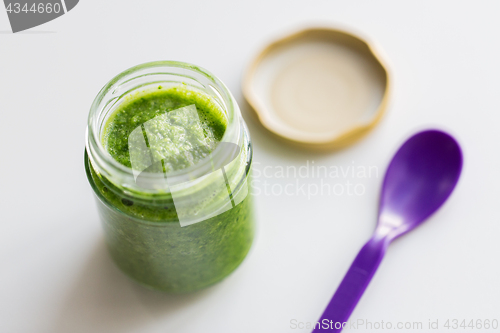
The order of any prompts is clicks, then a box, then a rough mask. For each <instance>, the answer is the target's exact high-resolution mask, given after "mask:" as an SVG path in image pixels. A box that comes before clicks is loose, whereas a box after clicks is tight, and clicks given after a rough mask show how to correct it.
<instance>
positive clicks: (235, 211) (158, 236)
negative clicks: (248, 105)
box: [86, 86, 254, 292]
mask: <svg viewBox="0 0 500 333" xmlns="http://www.w3.org/2000/svg"><path fill="white" fill-rule="evenodd" d="M193 104H194V105H195V106H196V111H197V113H198V118H199V123H197V124H193V123H192V122H191V123H190V122H189V119H185V118H182V117H180V118H179V117H177V116H175V117H171V119H173V121H172V122H170V123H166V124H163V125H161V126H163V127H162V128H157V127H154V129H153V133H152V134H154V135H156V136H157V137H159V138H161V140H163V141H158V140H157V141H155V142H152V141H153V140H151V139H150V140H149V141H150V142H149V145H148V147H149V148H151V150H152V151H153V150H155V151H156V152H157V153H158V154H160V155H161V156H160V157H165V156H167V155H168V157H166V158H165V159H164V164H163V168H164V170H165V171H169V170H178V169H182V168H185V167H187V166H189V165H192V164H195V163H196V162H197V161H198V160H200V159H201V158H203V157H205V156H206V155H207V154H208V153H210V151H211V150H213V149H214V148H215V146H216V145H217V143H218V142H219V141H220V140H221V138H222V136H223V134H224V131H225V129H226V123H227V122H226V118H225V115H224V114H223V112H222V111H221V110H220V108H219V107H218V105H217V104H216V103H215V102H214V101H213V100H212V99H211V98H210V97H209V96H208V95H205V94H204V93H200V92H194V91H192V90H190V89H187V88H185V87H183V86H178V87H173V88H162V87H159V88H158V89H157V90H154V91H148V92H144V93H141V94H137V95H133V96H131V97H130V98H128V100H126V101H125V102H123V103H122V104H121V105H120V106H119V107H118V109H117V110H116V111H115V112H114V114H113V115H112V116H111V117H110V119H109V121H108V122H107V124H106V126H105V129H104V132H103V133H104V134H103V138H102V139H103V145H104V147H105V148H106V149H107V151H108V152H109V153H110V155H111V156H112V157H113V158H114V159H115V160H116V161H118V162H119V163H121V164H123V165H125V166H127V167H131V166H132V162H131V153H130V151H129V136H130V134H131V133H132V132H133V131H134V129H136V128H137V127H138V126H139V127H140V126H141V125H143V124H145V123H147V122H148V121H150V120H152V119H153V118H155V117H158V116H162V115H167V116H170V115H175V111H173V110H177V109H179V108H182V107H186V106H190V105H193ZM169 112H172V113H171V114H168V113H169ZM155 119H157V118H155ZM143 128H144V125H143ZM154 131H157V132H154ZM179 131H180V132H179ZM165 132H169V133H172V132H175V133H176V134H175V135H171V136H170V137H169V136H168V135H165ZM179 133H180V134H182V135H179ZM200 133H202V135H201V134H200ZM179 137H181V138H182V140H178V138H179ZM201 144H203V147H202V149H189V148H196V147H199V146H200V145H201ZM153 145H157V147H154V148H156V149H153ZM179 148H182V151H185V152H187V153H183V154H175V152H178V151H179ZM162 149H163V150H162ZM172 156H174V157H172ZM86 169H87V174H88V175H89V180H91V185H92V186H93V187H94V190H95V191H96V193H97V195H98V197H99V199H100V205H99V206H98V207H99V213H100V216H101V220H102V221H103V225H104V229H105V234H106V242H107V244H108V248H109V250H110V253H111V255H112V257H113V259H114V261H115V262H116V263H117V265H118V266H119V267H120V268H121V269H122V270H123V271H124V272H125V273H126V274H127V275H129V276H130V277H132V278H133V279H135V280H137V281H138V282H140V283H142V284H144V285H146V286H149V287H152V288H155V289H160V290H164V291H168V292H189V291H194V290H197V289H201V288H203V287H206V286H208V285H211V284H213V283H215V282H218V281H220V280H221V279H222V278H224V277H225V276H227V275H228V274H229V273H230V272H232V271H233V270H234V269H235V268H236V267H237V266H238V265H239V264H240V263H241V261H242V260H243V259H244V258H245V256H246V254H247V253H248V250H249V249H250V245H251V243H252V240H253V234H254V230H253V216H252V207H251V206H252V204H251V195H248V196H247V197H246V198H245V199H244V200H243V201H242V202H240V203H239V204H237V205H236V206H234V207H233V208H231V209H229V210H227V211H226V212H224V213H222V214H220V215H217V216H215V217H212V218H210V219H207V220H205V221H202V222H199V223H195V224H192V225H188V226H185V227H181V226H180V224H179V221H178V218H177V213H176V210H175V207H174V205H173V202H172V200H171V199H169V198H165V197H158V196H155V195H150V198H149V199H148V195H147V194H142V196H141V199H134V197H131V196H128V195H126V194H125V193H124V192H123V191H121V190H120V189H118V188H116V187H115V186H114V185H113V184H111V183H110V182H109V181H108V180H107V179H106V178H104V177H101V176H99V175H97V173H96V172H95V171H94V169H93V168H92V166H91V165H90V163H89V161H88V159H86Z"/></svg>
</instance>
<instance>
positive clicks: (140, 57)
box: [0, 0, 500, 333]
mask: <svg viewBox="0 0 500 333" xmlns="http://www.w3.org/2000/svg"><path fill="white" fill-rule="evenodd" d="M499 10H500V3H499V2H494V1H489V2H487V1H481V2H472V1H470V2H468V3H463V2H457V1H440V2H430V1H429V2H422V1H412V2H409V1H404V2H403V1H390V2H389V1H377V2H372V1H363V2H361V1H350V2H347V1H346V2H342V3H340V2H333V1H310V2H307V4H306V2H304V1H298V2H290V1H287V2H284V1H283V2H281V3H279V2H275V1H273V2H271V1H269V0H266V1H251V2H247V3H246V4H244V3H239V2H236V1H229V0H227V1H198V2H190V1H182V2H181V1H134V2H132V1H97V0H85V1H81V2H80V3H79V4H78V5H77V6H76V7H75V8H74V9H73V10H72V11H71V12H69V13H68V14H67V15H64V16H63V17H60V18H58V19H56V20H54V21H52V22H49V23H47V24H45V25H43V26H40V27H36V28H34V29H32V30H30V31H29V32H26V33H21V34H16V35H12V34H8V33H2V34H0V51H1V52H0V110H1V111H0V112H1V118H0V142H1V143H0V145H1V146H0V148H1V150H0V151H1V157H0V161H1V163H0V172H1V174H2V180H1V183H0V221H1V222H0V263H1V265H0V331H1V332H8V333H17V332H29V333H31V332H37V333H38V332H50V333H63V332H64V333H65V332H72V333H79V332H93V333H97V332H107V333H112V332H141V333H153V332H158V333H160V332H161V333H164V332H180V333H185V332H189V333H197V332H230V333H233V332H239V333H245V332H249V333H250V332H251V333H254V332H259V333H261V332H262V333H265V332H273V333H277V332H308V331H309V330H305V329H304V330H299V329H291V328H290V321H291V320H292V319H296V320H298V321H301V322H309V321H315V320H317V318H319V316H320V314H321V312H322V311H323V309H324V306H325V305H326V304H327V302H328V300H329V299H330V297H331V295H332V294H333V292H334V290H335V289H336V288H337V285H338V283H339V282H340V280H341V278H342V276H343V274H344V273H345V272H346V270H347V269H348V267H349V264H350V263H351V261H352V260H353V258H354V256H355V254H356V253H357V251H358V250H359V248H360V247H361V246H362V244H363V243H364V242H365V241H366V240H367V239H368V237H369V235H370V233H371V231H372V230H373V228H374V222H375V215H376V206H377V197H378V191H379V187H380V183H381V177H382V175H383V172H384V170H385V166H386V165H387V163H388V161H389V159H390V157H391V156H392V154H393V153H394V151H395V149H396V148H397V147H398V145H399V144H401V142H402V141H403V140H404V139H405V138H406V137H407V136H408V135H410V134H411V133H413V132H415V131H416V130H418V129H421V128H426V127H429V126H433V127H434V126H435V127H440V128H444V129H447V130H449V131H450V132H452V133H453V134H454V135H456V137H457V138H458V140H459V141H460V143H461V144H462V145H463V148H464V152H465V167H464V173H463V177H462V179H461V181H460V183H459V185H458V187H457V189H456V191H455V193H454V194H453V195H452V197H451V199H450V200H449V201H448V202H447V203H446V205H445V206H444V207H443V208H442V209H441V210H440V211H439V212H438V213H437V214H436V215H434V216H433V217H432V218H431V219H430V220H429V221H428V222H427V223H426V224H424V225H423V226H421V227H420V228H418V229H416V230H415V231H414V232H412V233H411V234H408V235H406V236H405V237H404V238H402V239H400V240H398V241H397V242H395V243H394V244H392V245H391V247H390V249H389V252H388V254H387V256H386V258H385V259H384V261H383V262H382V265H381V267H380V269H379V271H378V272H377V274H376V276H375V278H374V279H373V281H372V283H371V285H370V286H369V288H368V290H367V291H366V293H365V295H364V297H363V298H362V300H361V302H360V304H359V305H358V307H357V308H356V310H355V312H354V313H353V315H352V318H353V319H365V320H369V321H372V322H380V321H382V320H384V322H387V321H391V322H393V323H397V322H406V321H410V322H414V321H422V322H423V327H424V329H422V330H415V332H425V331H427V330H426V329H425V328H426V327H427V325H428V321H429V320H433V321H435V320H436V319H438V320H439V324H440V325H441V326H440V327H441V330H440V331H450V332H452V331H454V330H446V329H443V326H442V325H443V324H444V321H445V320H446V319H448V318H450V319H453V318H455V319H459V320H460V321H461V320H462V319H466V320H467V322H469V321H470V319H498V320H500V311H499V310H500V284H499V283H498V281H499V277H500V262H499V260H498V254H499V252H500V242H499V236H500V224H499V221H500V210H499V208H498V207H499V206H498V202H499V199H500V192H499V190H498V189H499V188H500V177H498V171H499V170H500V156H499V155H500V154H499V149H498V145H499V142H500V131H499V130H498V124H499V122H500V116H499V114H500V113H499V106H500V105H499V104H500V102H499V101H500V99H499V98H498V92H499V88H500V83H499V82H500V81H499V80H498V78H499V77H500V62H499V61H498V59H500V44H499V43H498V31H499V29H500V20H498V12H499ZM314 22H320V23H332V24H339V25H343V26H347V27H351V28H353V29H354V30H357V31H360V32H362V33H364V34H365V35H367V36H368V37H370V38H372V39H374V40H376V41H377V42H378V43H379V45H380V46H381V47H382V48H383V49H384V50H385V53H386V55H387V59H388V60H389V62H390V64H391V65H392V66H391V67H392V70H393V76H394V91H393V92H394V93H393V96H392V100H391V108H390V110H389V112H388V113H387V115H386V117H385V118H384V119H383V121H382V123H381V125H380V126H379V127H378V128H377V129H376V130H375V131H374V132H372V133H371V134H370V135H369V136H368V137H367V138H366V139H365V140H363V141H362V142H360V143H359V144H357V145H355V146H354V147H352V148H349V149H347V150H344V151H341V152H338V153H331V154H313V153H308V152H306V151H299V150H295V149H292V148H290V147H288V146H285V145H283V144H281V143H279V142H277V141H275V140H274V139H273V137H271V136H270V135H269V134H268V133H266V132H265V131H264V130H263V129H261V128H260V127H259V126H258V125H256V124H255V123H254V122H253V121H252V120H251V119H250V118H249V117H248V116H247V115H246V114H245V117H246V119H247V122H248V124H249V127H250V131H251V134H252V138H253V142H254V147H255V162H256V168H255V169H256V171H257V172H256V174H258V171H263V170H264V168H265V166H273V168H272V170H271V169H266V170H267V171H268V173H269V171H276V170H278V169H279V168H277V166H287V165H294V166H297V167H298V166H302V165H306V163H307V162H306V161H307V160H309V165H312V161H313V160H314V162H315V165H325V166H338V167H343V168H344V170H345V168H347V167H348V166H352V165H355V166H370V165H373V166H377V167H378V170H379V177H378V178H376V177H372V178H367V179H359V178H355V179H352V177H349V178H346V179H344V178H343V177H340V178H328V179H325V181H326V182H328V183H329V184H336V183H341V184H343V183H345V182H346V181H347V180H349V181H351V182H352V183H353V184H357V183H360V184H363V185H364V186H365V189H366V192H365V194H364V195H360V196H356V195H351V196H349V195H347V194H345V195H341V196H335V195H316V196H311V198H310V199H308V198H307V195H305V194H304V193H302V192H299V193H296V195H291V196H286V195H281V196H273V195H264V193H263V191H264V189H265V188H264V186H265V184H264V182H267V184H268V186H270V185H272V184H281V185H286V184H289V183H290V184H294V183H295V179H293V178H291V177H289V178H277V177H267V178H266V177H264V176H263V175H261V176H260V177H258V175H256V176H257V177H256V179H257V180H259V181H260V184H256V185H257V189H258V190H261V194H260V195H258V196H257V200H256V201H257V202H256V206H257V207H256V208H257V211H258V222H259V230H258V235H257V238H256V241H255V244H254V247H253V250H252V252H251V254H250V255H249V256H248V258H247V260H246V261H245V262H244V264H243V265H242V266H241V267H240V268H239V269H238V270H237V271H236V272H235V273H234V274H232V275H231V276H230V277H229V278H228V279H226V280H225V281H224V282H223V283H220V284H218V285H217V286H215V287H213V288H210V289H207V290H205V291H202V292H200V293H197V294H192V295H188V296H168V295H163V294H158V293H155V292H151V291H148V290H144V289H143V288H141V287H139V286H137V285H135V284H134V283H132V282H130V281H129V280H128V279H127V278H126V277H125V276H124V275H123V274H121V273H120V272H119V271H118V269H117V268H115V266H113V264H112V262H111V261H110V259H109V257H108V255H107V253H106V251H105V249H104V246H103V241H102V231H101V227H100V224H99V221H98V217H97V212H96V209H95V207H94V202H93V198H92V192H91V189H90V187H89V185H88V184H87V180H86V178H85V174H84V169H83V147H84V130H85V126H86V118H87V112H88V110H89V107H90V104H91V102H92V100H93V98H94V97H95V95H96V94H97V92H98V91H99V89H100V88H101V87H102V86H103V85H104V84H105V83H106V82H107V81H108V80H109V79H110V78H112V77H113V76H114V75H116V74H117V73H119V72H121V71H122V70H124V69H126V68H128V67H130V66H133V65H136V64H139V63H143V62H146V61H150V60H158V59H174V60H183V61H187V62H192V63H195V64H199V65H200V66H203V67H206V68H208V69H209V70H211V71H212V72H213V73H215V74H216V75H218V76H219V77H220V78H221V79H222V80H223V81H224V82H225V83H226V84H227V85H228V87H229V89H230V90H231V91H232V92H233V93H234V95H235V97H236V98H237V99H238V100H239V101H241V93H240V79H241V73H242V71H243V69H244V66H245V65H246V64H247V62H248V61H249V59H250V57H251V55H252V54H253V53H254V52H256V50H257V49H258V47H260V46H262V45H263V43H264V42H266V41H267V40H269V39H270V38H272V37H273V36H274V35H276V34H280V33H282V32H285V31H286V30H287V29H289V28H296V27H297V25H301V24H304V23H314ZM0 30H4V31H9V30H10V27H9V24H8V21H7V15H6V13H5V11H4V10H3V9H0ZM42 32H53V33H42ZM353 161H354V162H353ZM299 182H300V184H306V186H307V184H313V183H314V184H319V183H320V179H319V178H308V179H306V178H300V179H299ZM300 184H299V185H300ZM277 186H278V185H276V186H275V188H276V189H277ZM338 189H339V188H338ZM358 189H359V188H358ZM345 331H346V332H348V330H345ZM350 331H355V330H350ZM357 331H359V332H362V331H364V330H363V329H358V330H357ZM379 331H383V330H379ZM405 331H408V332H411V331H413V330H405ZM456 331H461V332H464V331H468V330H463V329H460V330H456ZM475 331H477V330H475ZM481 331H484V330H481ZM432 332H436V330H433V331H432Z"/></svg>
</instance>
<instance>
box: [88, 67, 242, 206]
mask: <svg viewBox="0 0 500 333" xmlns="http://www.w3.org/2000/svg"><path fill="white" fill-rule="evenodd" d="M159 85H161V86H165V87H168V86H179V85H182V86H183V87H186V88H188V89H190V90H193V91H195V92H196V91H199V92H200V93H203V94H207V95H208V96H209V97H210V98H211V99H213V101H214V102H215V103H217V105H218V106H219V107H220V110H222V111H223V113H224V116H225V117H226V121H227V123H226V130H225V132H224V135H223V137H222V140H221V142H223V143H229V144H234V145H236V146H238V147H241V146H242V140H243V139H242V137H243V134H244V133H242V124H241V115H240V110H239V108H238V106H237V103H236V102H235V100H234V97H233V96H232V95H231V93H230V92H229V90H228V89H227V88H226V86H225V85H224V84H223V83H222V82H221V81H220V80H219V79H217V78H216V77H215V76H214V75H213V74H211V73H210V72H208V71H206V70H204V69H202V68H199V67H197V66H194V65H191V64H187V63H182V62H174V61H158V62H150V63H146V64H142V65H139V66H136V67H133V68H130V69H128V70H126V71H124V72H123V73H121V74H119V75H117V76H116V77H115V78H113V79H112V80H111V81H109V82H108V83H107V84H106V85H105V86H104V87H103V88H102V89H101V91H100V92H99V94H98V95H97V97H96V98H95V100H94V102H93V104H92V106H91V109H90V113H89V118H88V126H87V132H86V149H87V153H88V157H89V160H90V163H91V165H92V167H93V169H94V170H95V171H96V173H97V174H98V175H99V177H101V178H105V179H106V181H109V182H110V183H112V184H113V185H114V186H115V187H116V188H117V189H119V190H121V191H123V192H124V193H126V194H128V195H132V196H137V197H141V196H146V197H149V196H151V195H163V194H164V195H166V196H168V195H169V193H170V187H169V185H170V186H171V185H172V184H180V183H184V182H186V181H188V180H189V181H190V183H191V184H192V186H196V184H197V182H196V181H192V180H193V179H195V180H196V179H203V176H204V175H207V174H209V173H210V172H211V171H212V170H213V160H214V159H216V160H217V159H221V160H224V159H225V158H226V157H225V155H227V154H228V152H227V149H225V147H227V145H224V144H219V145H218V146H217V147H216V148H215V150H214V151H213V152H212V153H211V154H210V156H209V157H206V158H203V159H201V160H200V161H198V162H197V163H196V164H194V165H192V166H189V167H187V168H185V169H181V170H176V171H172V172H169V173H167V174H161V173H149V174H148V173H145V174H143V175H142V177H141V184H138V182H137V181H136V177H134V172H133V170H132V169H131V168H129V167H126V166H124V165H122V164H120V163H119V162H117V161H116V160H115V159H114V158H113V157H112V156H111V155H110V154H109V153H108V151H107V150H106V148H105V147H104V145H103V143H102V135H103V131H104V129H105V125H106V123H107V121H108V119H109V117H110V116H111V115H112V114H113V113H114V112H115V111H116V110H117V108H118V107H119V105H120V104H121V103H123V102H124V100H125V99H126V98H127V96H131V94H133V93H137V92H138V91H140V90H141V91H146V90H148V89H154V88H155V87H158V86H159ZM165 179H168V183H167V182H166V181H165ZM200 182H201V180H200Z"/></svg>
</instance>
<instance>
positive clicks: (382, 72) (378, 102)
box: [243, 28, 389, 149]
mask: <svg viewBox="0 0 500 333" xmlns="http://www.w3.org/2000/svg"><path fill="white" fill-rule="evenodd" d="M243 93H244V95H245V98H246V99H247V101H248V102H249V104H250V106H251V107H252V108H253V110H254V111H255V114H256V115H257V117H258V119H259V120H260V122H261V123H262V125H263V126H264V127H266V128H267V129H268V130H270V131H271V132H273V133H274V134H276V135H278V136H279V137H281V138H284V139H286V140H287V141H290V142H293V143H296V144H298V145H301V146H306V147H311V148H324V149H329V148H330V149H335V148H342V147H345V146H347V145H349V144H351V143H353V142H354V141H356V140H357V139H359V138H360V137H362V136H363V135H364V134H366V133H367V132H368V131H369V130H370V129H371V128H372V127H374V126H375V125H376V124H377V122H378V121H379V119H380V118H381V116H382V114H383V113H384V110H385V109H386V107H387V103H388V94H389V73H388V70H387V68H386V65H385V64H384V62H383V61H382V59H381V57H380V56H379V55H378V54H377V53H376V52H375V51H374V48H373V47H372V46H371V45H369V44H368V43H367V42H366V41H364V40H363V39H361V38H359V37H356V36H354V35H352V34H350V33H348V32H344V31H341V30H336V29H331V28H308V29H305V30H301V31H299V32H296V33H294V34H291V35H288V36H286V37H285V38H282V39H279V40H277V41H275V42H273V43H271V44H269V45H268V46H267V47H265V48H264V50H263V51H261V52H260V54H259V55H258V56H257V57H256V58H255V59H254V60H253V61H252V63H251V64H250V66H249V68H248V70H247V73H246V75H245V77H244V81H243Z"/></svg>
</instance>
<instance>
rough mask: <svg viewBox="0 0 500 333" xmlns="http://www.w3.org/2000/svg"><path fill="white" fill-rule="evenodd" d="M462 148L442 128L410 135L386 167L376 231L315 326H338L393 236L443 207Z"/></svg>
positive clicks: (457, 172)
mask: <svg viewBox="0 0 500 333" xmlns="http://www.w3.org/2000/svg"><path fill="white" fill-rule="evenodd" d="M462 164H463V162H462V151H461V149H460V146H459V145H458V143H457V142H456V140H455V139H454V138H453V137H452V136H450V135H449V134H447V133H445V132H442V131H438V130H427V131H423V132H420V133H417V134H415V135H414V136H412V137H411V138H409V139H408V140H407V141H406V142H405V143H404V144H403V145H402V146H401V147H400V148H399V150H398V151H397V152H396V154H395V155H394V157H393V158H392V161H391V162H390V164H389V167H388V168H387V171H386V174H385V177H384V182H383V185H382V192H381V195H380V205H379V216H378V221H377V227H376V229H375V232H374V234H373V236H372V238H370V240H368V242H367V243H366V244H365V245H364V246H363V248H362V249H361V251H360V252H359V253H358V255H357V256H356V258H355V259H354V262H353V263H352V265H351V267H350V268H349V270H348V271H347V273H346V275H345V276H344V279H343V280H342V282H341V283H340V285H339V287H338V288H337V291H336V292H335V294H334V295H333V297H332V299H331V301H330V303H329V304H328V306H327V307H326V309H325V311H324V312H323V315H322V316H321V318H320V320H319V321H318V324H317V325H315V329H314V331H313V333H314V332H320V331H321V332H324V331H328V332H340V331H342V329H343V328H344V327H345V325H346V324H347V320H348V319H349V317H350V315H351V313H352V311H353V310H354V308H355V306H356V304H357V303H358V301H359V299H360V298H361V296H362V295H363V292H364V291H365V289H366V287H367V286H368V284H369V283H370V281H371V279H372V277H373V275H374V274H375V272H376V270H377V268H378V266H379V264H380V262H381V260H382V258H383V257H384V254H385V251H386V249H387V247H388V246H389V244H390V243H391V241H393V240H394V239H395V238H397V237H399V236H401V235H403V234H405V233H407V232H409V231H410V230H413V229H414V228H415V227H417V226H418V225H420V224H421V223H422V222H423V221H425V220H426V219H427V218H428V217H429V216H430V215H432V214H433V213H434V212H435V211H436V210H438V209H439V207H441V205H442V204H443V203H444V202H445V201H446V200H447V199H448V197H449V196H450V194H451V192H453V189H454V188H455V185H456V184H457V182H458V179H459V177H460V173H461V171H462Z"/></svg>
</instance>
